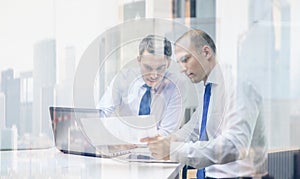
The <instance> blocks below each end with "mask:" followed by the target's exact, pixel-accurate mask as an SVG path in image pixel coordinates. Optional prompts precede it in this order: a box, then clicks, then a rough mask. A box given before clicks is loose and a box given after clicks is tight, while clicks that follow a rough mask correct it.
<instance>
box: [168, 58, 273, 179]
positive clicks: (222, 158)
mask: <svg viewBox="0 0 300 179" xmlns="http://www.w3.org/2000/svg"><path fill="white" fill-rule="evenodd" d="M206 83H212V88H211V97H210V104H209V109H208V116H207V124H206V132H207V136H208V141H199V129H200V128H201V119H202V108H203V91H201V94H200V96H201V98H202V99H200V100H199V101H201V102H200V104H199V107H198V108H197V110H196V111H195V113H194V114H193V116H192V118H191V120H190V121H189V122H188V123H187V124H186V125H185V126H183V127H182V129H180V130H179V131H178V132H177V133H176V134H175V135H174V136H175V137H174V138H173V139H175V140H176V141H175V140H174V141H173V142H171V160H175V161H179V162H181V163H185V164H187V165H190V166H192V167H195V168H199V169H200V168H203V167H205V172H206V176H208V177H213V178H226V177H238V176H240V177H241V176H248V177H259V176H262V175H265V174H267V165H266V160H267V140H266V128H265V126H264V121H263V117H262V111H261V107H262V106H261V105H262V104H261V102H262V99H261V97H260V95H259V94H258V93H257V92H256V91H255V89H254V88H253V87H252V86H251V85H249V84H238V85H237V83H236V82H235V81H234V79H233V77H232V75H231V72H230V70H229V69H228V68H227V69H226V68H223V67H222V66H221V65H219V64H217V65H216V66H215V67H214V68H213V70H212V71H211V73H210V74H209V76H208V79H207V82H206ZM202 85H203V83H202Z"/></svg>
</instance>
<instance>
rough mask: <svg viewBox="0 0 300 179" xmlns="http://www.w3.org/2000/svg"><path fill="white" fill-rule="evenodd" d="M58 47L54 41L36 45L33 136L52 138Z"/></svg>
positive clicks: (34, 57) (49, 40)
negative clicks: (52, 107)
mask: <svg viewBox="0 0 300 179" xmlns="http://www.w3.org/2000/svg"><path fill="white" fill-rule="evenodd" d="M55 84H56V45H55V40H54V39H46V40H42V41H40V42H38V43H36V44H35V46H34V55H33V120H34V121H33V122H32V130H33V134H35V135H41V134H46V135H49V137H50V138H51V135H52V132H51V130H52V129H51V125H50V116H49V106H51V105H53V103H54V86H55Z"/></svg>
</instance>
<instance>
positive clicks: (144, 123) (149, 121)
mask: <svg viewBox="0 0 300 179" xmlns="http://www.w3.org/2000/svg"><path fill="white" fill-rule="evenodd" d="M80 125H81V126H82V130H83V132H84V133H85V134H86V136H87V137H88V138H89V140H90V141H91V142H92V144H93V145H94V146H97V145H119V144H144V143H141V142H140V139H141V138H145V137H154V136H156V135H157V134H158V132H157V129H156V121H155V118H154V116H127V117H108V118H81V119H80Z"/></svg>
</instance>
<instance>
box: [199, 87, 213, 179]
mask: <svg viewBox="0 0 300 179" xmlns="http://www.w3.org/2000/svg"><path fill="white" fill-rule="evenodd" d="M210 91H211V83H208V84H207V85H206V86H205V92H204V99H203V112H202V122H201V129H200V134H199V136H200V137H199V140H201V141H207V140H208V138H207V134H206V129H205V128H206V121H207V112H208V106H209V100H210ZM204 178H205V171H204V168H202V169H198V170H197V179H204Z"/></svg>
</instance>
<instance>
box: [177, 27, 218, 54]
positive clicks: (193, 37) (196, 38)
mask: <svg viewBox="0 0 300 179" xmlns="http://www.w3.org/2000/svg"><path fill="white" fill-rule="evenodd" d="M184 37H188V38H189V39H190V41H191V42H192V44H193V45H194V46H195V47H196V49H200V48H202V47H203V46H204V45H208V46H210V48H211V49H212V51H213V53H214V54H215V55H216V50H217V49H216V45H215V42H214V41H213V39H212V38H211V37H210V36H209V35H208V34H207V33H206V32H204V31H202V30H199V29H193V30H190V31H188V32H186V33H184V34H183V35H182V36H181V37H180V38H179V39H178V40H176V42H175V44H176V43H177V42H178V41H180V40H181V39H183V38H184Z"/></svg>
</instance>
